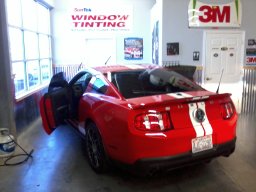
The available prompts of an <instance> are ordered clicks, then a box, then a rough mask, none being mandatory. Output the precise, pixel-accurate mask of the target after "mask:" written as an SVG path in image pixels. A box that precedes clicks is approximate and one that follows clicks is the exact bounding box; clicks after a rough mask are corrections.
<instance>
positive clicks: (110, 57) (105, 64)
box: [105, 55, 111, 65]
mask: <svg viewBox="0 0 256 192" xmlns="http://www.w3.org/2000/svg"><path fill="white" fill-rule="evenodd" d="M110 58H111V55H110V56H109V57H108V59H107V61H106V62H105V65H107V63H108V61H109V59H110Z"/></svg>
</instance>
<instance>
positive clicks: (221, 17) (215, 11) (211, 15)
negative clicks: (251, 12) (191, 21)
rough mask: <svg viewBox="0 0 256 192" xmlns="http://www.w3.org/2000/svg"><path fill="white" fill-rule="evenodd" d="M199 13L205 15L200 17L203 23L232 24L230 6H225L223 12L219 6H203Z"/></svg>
mask: <svg viewBox="0 0 256 192" xmlns="http://www.w3.org/2000/svg"><path fill="white" fill-rule="evenodd" d="M199 11H200V12H201V13H202V14H203V15H200V16H199V20H200V21H201V22H203V23H208V22H213V23H216V22H220V23H223V22H225V23H230V6H223V8H222V10H221V8H220V7H219V6H212V7H211V6H208V5H203V6H201V7H200V8H199Z"/></svg>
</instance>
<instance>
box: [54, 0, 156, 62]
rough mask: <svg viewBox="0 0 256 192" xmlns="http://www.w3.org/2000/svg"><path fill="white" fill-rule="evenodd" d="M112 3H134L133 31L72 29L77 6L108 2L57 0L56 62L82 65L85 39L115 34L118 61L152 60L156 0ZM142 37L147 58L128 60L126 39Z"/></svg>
mask: <svg viewBox="0 0 256 192" xmlns="http://www.w3.org/2000/svg"><path fill="white" fill-rule="evenodd" d="M107 2H108V3H109V4H110V5H111V4H113V5H117V4H122V5H125V4H128V5H132V6H133V31H132V32H131V33H117V34H104V33H103V34H86V33H83V32H74V31H73V32H72V31H71V27H70V26H71V24H70V18H69V17H71V10H72V9H74V7H75V6H77V5H81V4H83V5H85V6H86V4H94V3H98V4H99V3H106V1H104V0H66V1H63V0H55V1H54V9H53V11H52V18H53V21H52V34H53V45H52V49H53V63H54V64H60V65H61V64H78V63H81V62H82V61H83V59H84V51H85V39H86V38H95V37H100V38H103V37H113V38H115V39H116V49H117V50H116V61H117V63H118V64H121V63H123V64H128V63H136V62H139V63H151V32H150V9H151V8H152V6H153V5H154V4H155V0H108V1H107ZM126 37H141V38H143V44H144V56H143V60H139V61H128V60H125V59H124V38H126Z"/></svg>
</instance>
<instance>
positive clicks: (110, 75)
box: [40, 65, 237, 172]
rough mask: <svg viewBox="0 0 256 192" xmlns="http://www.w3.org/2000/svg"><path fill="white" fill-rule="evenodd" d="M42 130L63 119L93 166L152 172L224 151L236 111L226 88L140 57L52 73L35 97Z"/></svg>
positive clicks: (229, 149)
mask: <svg viewBox="0 0 256 192" xmlns="http://www.w3.org/2000/svg"><path fill="white" fill-rule="evenodd" d="M40 113H41V117H42V122H43V127H44V129H45V131H46V132H47V133H48V134H51V133H52V131H53V130H54V129H55V128H56V127H57V126H59V125H60V124H62V123H64V122H68V123H70V124H71V125H73V127H75V128H76V129H77V130H78V131H79V132H80V133H81V134H82V135H83V136H84V137H85V139H86V151H87V154H88V157H89V158H88V159H89V163H90V165H91V167H92V168H93V169H94V170H95V171H96V172H103V171H106V169H107V167H108V163H109V161H110V160H111V162H113V161H115V162H119V163H122V164H125V165H132V166H131V167H136V169H138V168H141V169H142V170H145V171H149V172H153V171H158V170H161V169H164V170H169V169H173V168H177V167H180V166H184V165H188V164H192V163H198V162H202V161H209V160H211V159H212V158H214V157H217V156H229V155H230V154H231V153H233V152H234V150H235V142H236V123H237V113H236V110H235V108H234V105H233V103H232V100H231V98H230V94H227V93H226V94H218V93H213V92H209V91H207V90H205V89H203V88H202V87H200V86H199V85H197V84H196V83H194V82H193V81H190V80H189V79H188V78H186V77H184V76H182V75H181V74H179V73H177V72H175V71H172V70H171V69H168V70H167V69H165V68H160V67H149V66H144V65H128V66H104V67H95V68H93V69H91V68H90V69H85V70H82V71H80V72H78V74H77V75H75V76H74V77H73V78H72V80H71V81H70V82H69V83H68V82H67V81H65V80H64V78H63V75H61V74H57V75H55V76H54V77H53V78H52V80H51V82H50V85H49V89H48V93H46V94H45V95H44V96H43V97H42V98H41V101H40Z"/></svg>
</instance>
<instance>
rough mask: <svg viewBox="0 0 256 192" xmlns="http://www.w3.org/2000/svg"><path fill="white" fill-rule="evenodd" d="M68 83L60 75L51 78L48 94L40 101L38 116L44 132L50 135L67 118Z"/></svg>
mask: <svg viewBox="0 0 256 192" xmlns="http://www.w3.org/2000/svg"><path fill="white" fill-rule="evenodd" d="M68 90H69V89H68V83H67V82H66V80H65V79H64V78H63V77H62V76H61V75H60V74H56V75H54V76H53V77H52V80H51V82H50V85H49V89H48V92H47V93H45V94H44V96H43V97H42V98H41V100H40V114H41V118H42V123H43V127H44V130H45V131H46V133H47V134H51V133H52V132H53V131H54V129H55V128H56V127H57V126H59V125H61V124H62V123H64V120H65V119H67V118H69V105H70V100H69V91H68Z"/></svg>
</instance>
